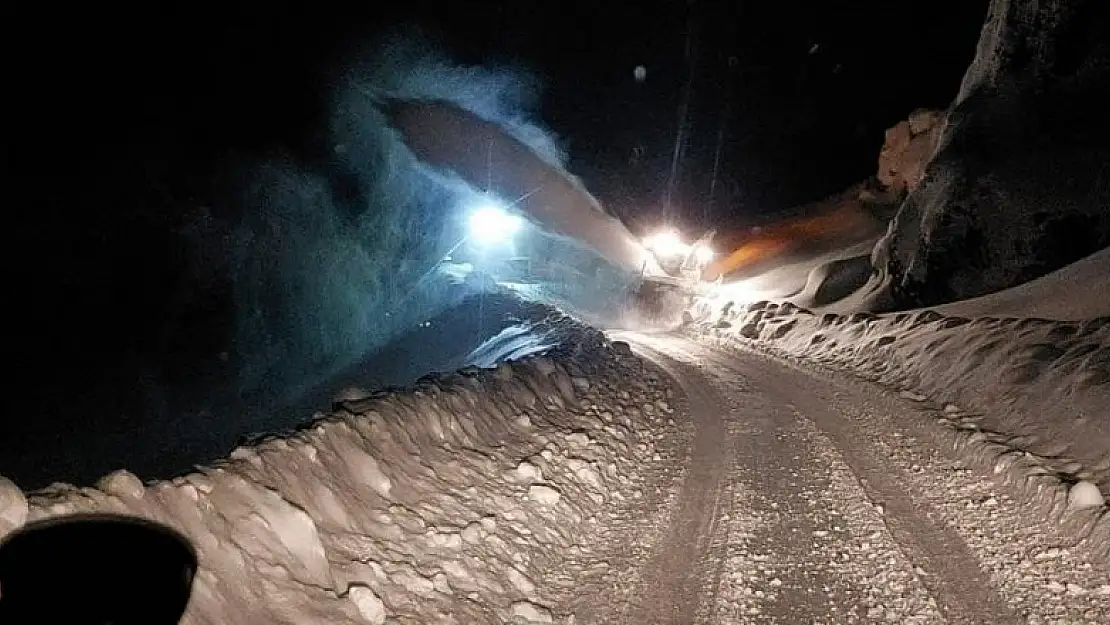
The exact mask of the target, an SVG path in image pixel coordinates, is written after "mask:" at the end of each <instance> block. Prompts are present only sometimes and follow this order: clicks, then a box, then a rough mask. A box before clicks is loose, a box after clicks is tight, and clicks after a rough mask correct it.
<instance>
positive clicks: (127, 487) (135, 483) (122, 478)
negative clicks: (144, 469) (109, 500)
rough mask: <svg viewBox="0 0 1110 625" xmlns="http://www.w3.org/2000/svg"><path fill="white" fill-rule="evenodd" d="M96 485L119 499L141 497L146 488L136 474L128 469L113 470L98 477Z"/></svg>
mask: <svg viewBox="0 0 1110 625" xmlns="http://www.w3.org/2000/svg"><path fill="white" fill-rule="evenodd" d="M96 487H97V488H98V489H100V490H102V491H104V492H106V493H108V494H109V495H115V496H116V497H120V498H121V499H142V498H143V494H144V493H145V492H146V489H145V488H143V483H142V481H141V480H139V478H138V476H136V475H135V474H134V473H131V472H130V471H124V470H123V469H120V470H119V471H113V472H112V473H109V474H108V475H105V476H104V477H102V478H100V480H99V481H98V482H97V483H96Z"/></svg>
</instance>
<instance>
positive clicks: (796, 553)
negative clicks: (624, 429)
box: [562, 334, 1110, 625]
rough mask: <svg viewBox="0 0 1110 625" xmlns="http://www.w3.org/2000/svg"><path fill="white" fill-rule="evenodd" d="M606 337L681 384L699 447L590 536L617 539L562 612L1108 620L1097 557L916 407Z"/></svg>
mask: <svg viewBox="0 0 1110 625" xmlns="http://www.w3.org/2000/svg"><path fill="white" fill-rule="evenodd" d="M614 338H615V339H621V340H626V341H628V342H629V343H631V344H632V345H633V347H634V349H635V351H636V352H637V353H639V354H640V355H641V356H643V357H645V358H647V359H648V360H650V361H652V362H653V363H655V364H656V365H657V366H658V367H660V368H661V369H663V370H664V371H665V372H666V373H667V374H669V375H670V376H671V377H672V378H674V379H675V380H676V381H677V383H678V385H679V386H680V387H681V389H682V391H683V392H684V394H685V398H684V400H683V401H682V402H680V404H679V406H677V407H678V408H679V411H678V413H677V415H687V416H688V417H689V419H690V420H691V422H692V428H693V435H692V439H691V441H690V443H689V446H688V448H687V450H686V454H685V466H684V467H683V468H681V469H677V470H674V471H671V472H668V471H666V470H665V469H663V468H661V470H660V471H659V473H658V476H659V477H658V482H657V483H656V485H655V488H653V489H648V490H647V492H648V494H649V496H648V497H647V499H648V501H645V502H644V504H643V509H645V510H651V511H653V512H651V516H652V519H649V520H646V521H645V520H643V519H641V520H639V521H635V522H634V521H627V522H625V523H624V524H623V525H618V526H617V527H613V528H608V531H604V530H603V531H602V532H600V534H599V535H601V536H603V538H602V539H600V540H601V541H602V542H604V541H608V542H609V543H622V544H609V545H602V546H599V547H597V548H596V549H595V552H596V553H607V554H608V555H607V556H602V558H604V559H605V560H606V567H607V571H608V573H607V575H606V576H605V577H604V579H602V580H599V581H597V582H592V583H583V584H582V585H580V586H579V587H577V588H575V591H574V593H572V594H570V595H568V596H567V597H565V598H564V599H563V600H562V602H563V604H564V605H563V610H562V611H563V612H564V613H572V614H574V615H575V622H577V623H613V624H622V625H623V624H629V625H631V624H633V623H636V624H649V623H651V624H676V625H677V624H691V623H783V624H787V623H807V624H808V623H830V624H831V623H883V622H887V623H953V624H964V623H967V624H971V623H982V624H998V625H1002V624H1007V623H1096V622H1107V621H1105V620H1103V619H1105V618H1106V617H1107V616H1108V615H1110V575H1108V573H1107V569H1106V566H1105V563H1095V564H1092V563H1090V562H1086V561H1084V560H1083V559H1082V557H1080V556H1078V555H1072V554H1071V553H1070V552H1068V550H1067V548H1066V547H1065V548H1063V549H1061V548H1060V547H1059V542H1058V540H1059V537H1058V536H1056V535H1055V533H1054V530H1053V529H1052V528H1047V527H1042V526H1040V525H1038V524H1037V523H1036V522H1032V521H1022V520H1021V519H1023V510H1022V509H1021V506H1020V505H1019V504H1018V503H1017V502H1015V501H1014V500H1013V499H1011V498H1010V497H1008V496H1007V494H1006V493H1000V492H997V491H996V490H995V487H994V485H993V483H992V482H991V481H990V480H989V479H988V478H987V477H986V476H979V475H974V474H972V473H971V472H969V471H967V470H966V469H963V468H962V467H961V466H960V465H959V463H958V462H956V461H954V460H953V459H952V458H948V457H947V456H945V455H944V454H942V453H940V452H938V451H937V450H936V449H933V448H932V446H931V445H930V444H929V443H928V442H927V441H928V439H929V437H928V433H927V432H925V431H923V429H922V428H926V427H928V426H927V420H926V419H922V418H921V410H922V407H921V405H920V404H918V403H917V402H914V401H911V400H907V399H903V398H900V397H898V396H896V395H892V394H890V393H887V392H884V391H883V390H882V389H879V388H878V387H875V386H870V385H866V384H863V383H860V382H856V381H852V380H848V379H845V378H837V377H835V376H831V375H827V374H823V373H820V374H819V373H815V372H811V371H808V370H806V369H803V368H800V367H797V366H794V365H791V364H788V363H786V362H783V361H779V360H776V359H773V358H769V357H767V356H765V355H762V354H757V353H754V352H745V351H736V350H728V351H725V350H722V349H716V348H712V347H707V346H705V345H703V344H700V343H696V342H693V341H690V340H688V339H684V338H679V337H674V336H665V335H638V334H621V335H617V336H614ZM652 492H654V493H655V495H654V497H655V499H656V500H655V501H651V499H652V496H651V493H652ZM1026 516H1027V515H1026ZM1046 553H1047V554H1049V557H1045V556H1044V554H1046ZM582 566H583V567H589V566H591V565H590V564H589V562H585V563H584V564H582ZM593 566H594V567H595V568H596V565H593ZM562 575H564V576H567V575H569V576H571V577H573V572H569V571H568V572H564V573H563V574H562ZM588 577H589V576H588V575H585V574H584V575H583V576H582V577H580V578H579V579H588Z"/></svg>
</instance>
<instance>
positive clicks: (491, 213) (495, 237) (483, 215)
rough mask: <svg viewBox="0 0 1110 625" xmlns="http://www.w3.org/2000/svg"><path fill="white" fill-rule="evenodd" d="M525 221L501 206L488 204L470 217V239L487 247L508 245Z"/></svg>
mask: <svg viewBox="0 0 1110 625" xmlns="http://www.w3.org/2000/svg"><path fill="white" fill-rule="evenodd" d="M522 225H524V220H523V219H521V218H520V217H519V216H517V215H514V214H512V213H510V212H508V211H506V210H505V209H503V208H501V207H500V206H496V205H493V204H487V205H485V206H482V207H481V208H479V209H478V210H476V211H474V212H473V213H472V214H471V215H470V238H471V239H473V240H475V241H477V242H478V243H482V244H485V245H492V244H496V243H508V242H509V241H511V240H512V238H513V235H515V234H516V233H517V232H518V231H519V230H520V228H521V226H522Z"/></svg>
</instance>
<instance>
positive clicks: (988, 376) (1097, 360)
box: [688, 301, 1110, 557]
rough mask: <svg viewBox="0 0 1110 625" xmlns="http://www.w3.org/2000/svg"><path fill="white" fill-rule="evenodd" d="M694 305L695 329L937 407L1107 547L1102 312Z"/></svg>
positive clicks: (966, 439)
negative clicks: (1062, 314) (985, 313)
mask: <svg viewBox="0 0 1110 625" xmlns="http://www.w3.org/2000/svg"><path fill="white" fill-rule="evenodd" d="M696 312H697V313H699V314H698V315H695V318H698V319H701V320H702V321H701V322H700V323H698V324H694V325H691V326H689V327H688V331H690V332H692V333H694V334H702V335H707V336H712V337H719V338H723V339H725V340H726V341H732V340H737V341H742V342H746V343H749V344H751V345H755V346H760V347H765V348H769V349H771V350H772V351H775V352H776V353H779V354H781V355H787V356H791V357H800V358H803V359H805V360H807V361H811V362H814V361H815V362H817V363H821V364H824V365H830V366H833V367H836V368H841V369H846V370H850V371H852V372H854V373H856V374H859V375H862V376H863V377H866V378H869V379H872V380H874V381H877V382H879V383H881V384H884V385H887V386H892V387H895V388H900V389H907V390H905V391H904V393H905V394H906V396H907V397H909V398H911V399H916V400H921V401H924V400H925V399H926V398H928V399H929V400H930V401H932V402H934V403H936V404H937V405H938V406H943V407H944V411H943V412H942V413H940V419H941V422H942V423H943V424H945V425H947V426H950V428H951V429H952V431H954V432H960V433H962V434H964V436H961V437H958V438H956V439H953V440H954V444H957V445H965V446H966V451H967V452H968V453H969V455H972V456H978V458H979V460H980V461H981V463H982V464H983V465H984V466H987V467H990V468H992V469H993V470H994V472H995V473H1003V472H1004V471H1006V470H1008V469H1016V471H1014V472H1013V475H1015V476H1017V477H1018V478H1020V479H1022V480H1024V484H1023V486H1024V488H1025V490H1026V492H1029V493H1030V494H1033V495H1036V496H1037V497H1040V498H1043V501H1045V502H1046V503H1048V504H1049V505H1050V506H1051V509H1052V513H1053V515H1054V516H1060V515H1063V516H1064V517H1066V519H1067V520H1069V522H1071V521H1074V522H1078V523H1079V524H1080V525H1081V526H1083V527H1084V528H1086V529H1084V530H1083V531H1084V532H1086V531H1088V530H1089V529H1090V528H1096V529H1095V530H1093V531H1094V533H1093V534H1091V535H1090V537H1091V545H1092V546H1093V547H1094V548H1096V549H1099V550H1101V552H1104V553H1105V554H1106V555H1107V556H1108V557H1110V514H1108V508H1107V506H1106V505H1105V503H1104V501H1105V500H1106V499H1110V317H1101V318H1097V319H1092V320H1087V321H1075V322H1065V321H1048V320H1043V319H1016V318H991V317H983V318H978V319H969V318H965V317H954V316H945V315H942V314H940V313H937V312H935V311H932V310H924V311H919V312H913V313H899V314H887V315H873V314H868V313H855V314H851V315H838V314H833V313H829V314H824V315H819V314H814V313H813V312H811V311H809V310H806V309H803V308H799V307H797V306H794V305H792V304H789V303H783V304H776V303H771V302H766V301H762V302H757V303H753V304H750V305H748V306H747V307H736V306H731V305H730V306H727V307H725V308H720V309H714V308H711V307H710V305H709V304H707V303H702V304H701V305H700V308H699V309H698V310H697V311H696ZM1069 494H1070V495H1071V497H1070V499H1071V503H1070V505H1069ZM1083 504H1086V505H1083ZM1096 526H1097V527H1096ZM1096 537H1097V540H1098V541H1100V542H1101V545H1100V544H1099V543H1098V542H1096Z"/></svg>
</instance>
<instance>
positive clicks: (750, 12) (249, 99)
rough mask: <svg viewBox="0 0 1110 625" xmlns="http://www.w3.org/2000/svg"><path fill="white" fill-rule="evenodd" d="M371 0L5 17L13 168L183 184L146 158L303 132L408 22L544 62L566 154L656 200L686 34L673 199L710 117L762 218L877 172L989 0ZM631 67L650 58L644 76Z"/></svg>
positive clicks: (945, 92) (709, 153) (696, 198)
mask: <svg viewBox="0 0 1110 625" xmlns="http://www.w3.org/2000/svg"><path fill="white" fill-rule="evenodd" d="M376 4H377V3H356V4H353V5H347V4H346V3H327V2H317V3H309V4H307V5H304V6H303V7H301V8H295V9H279V8H278V5H274V4H272V3H262V2H254V3H251V2H237V3H226V4H221V5H219V7H220V8H219V9H218V10H214V11H213V10H205V9H204V8H202V7H203V5H193V4H189V5H182V8H174V9H166V8H162V7H157V8H154V7H150V8H145V9H141V10H140V11H139V12H135V11H134V10H132V9H130V8H128V9H127V10H126V11H123V10H119V9H103V8H101V7H99V6H98V7H97V8H96V9H95V10H92V11H89V12H88V14H87V15H77V14H73V13H68V14H65V15H59V14H58V13H56V12H53V10H51V12H50V13H49V14H48V15H40V16H37V17H36V18H30V19H27V20H26V21H25V22H23V23H22V24H21V27H20V30H24V26H26V30H29V31H31V32H32V33H36V34H37V36H32V37H31V41H33V42H35V43H32V44H30V45H28V46H27V47H26V48H25V50H24V53H23V55H22V56H21V57H20V58H19V61H18V66H19V67H17V70H16V76H17V78H16V83H17V85H19V88H17V89H16V93H17V94H19V96H18V97H19V99H20V100H21V101H20V102H17V107H18V108H24V111H23V113H24V115H22V116H20V117H17V118H14V119H12V120H10V121H11V123H12V124H14V125H16V126H17V128H16V129H15V130H16V131H17V132H16V134H22V135H24V136H25V137H26V138H28V139H30V140H31V145H30V147H33V148H34V149H32V150H31V151H30V152H28V151H27V150H28V146H20V148H21V153H20V155H19V156H20V157H19V158H17V159H13V160H14V161H15V162H16V163H15V164H16V171H17V172H19V173H26V172H24V171H21V170H22V169H23V168H24V167H25V166H30V167H31V168H32V169H38V173H39V174H43V173H45V174H46V175H47V176H48V177H49V178H51V179H59V178H60V179H66V178H72V176H73V174H74V173H76V172H75V170H76V169H79V168H81V166H82V164H83V163H82V161H84V162H85V163H91V164H92V165H93V169H92V171H95V172H96V173H95V174H94V175H95V177H97V178H99V179H101V180H102V184H106V185H109V186H125V185H127V183H128V182H133V183H135V184H134V185H131V186H144V184H143V182H144V181H143V180H142V178H143V177H145V178H146V179H147V181H148V182H149V180H150V179H151V178H157V179H159V182H160V183H161V184H162V186H169V187H171V188H176V187H177V186H179V183H178V181H175V180H174V176H173V174H166V173H164V172H161V171H160V170H161V169H170V170H174V169H179V170H181V169H185V170H189V171H196V172H199V173H202V174H203V172H205V169H206V166H207V167H210V166H211V164H212V161H213V160H214V159H215V157H217V156H219V155H220V154H221V153H222V152H223V151H224V150H226V149H227V148H229V147H237V148H242V149H246V150H252V149H257V148H259V147H262V146H264V145H266V144H273V143H281V144H286V145H293V146H298V145H302V144H306V143H307V142H308V141H307V140H308V139H309V138H310V137H311V135H312V134H313V133H312V128H313V126H314V125H318V124H319V123H320V119H319V117H318V115H319V114H320V112H321V110H322V107H323V106H324V102H322V100H323V98H324V97H326V93H327V90H326V87H325V81H324V79H322V78H321V77H320V76H321V73H322V71H324V70H326V69H327V68H328V66H329V64H334V62H335V61H336V60H337V59H339V58H341V55H342V54H343V52H344V51H345V50H348V49H349V46H351V45H353V44H354V43H355V42H358V41H360V40H370V39H371V38H372V37H373V36H375V35H376V34H379V33H380V32H382V31H383V30H385V29H388V28H390V27H391V26H393V25H395V24H399V23H409V24H418V25H420V26H422V27H423V28H424V29H425V32H427V33H429V34H430V35H432V37H433V38H434V39H438V40H439V41H441V42H442V43H443V44H444V46H443V47H444V48H445V50H446V51H447V52H448V53H449V54H451V55H452V56H454V57H455V58H458V59H459V60H460V61H462V62H464V63H487V64H494V65H499V64H504V63H506V62H511V63H523V64H525V65H527V66H530V67H532V68H534V69H535V70H537V71H538V72H539V73H540V74H541V75H542V76H543V77H544V79H545V82H546V87H547V88H546V93H545V97H544V100H543V105H542V108H541V110H540V111H539V113H540V116H541V121H542V122H543V123H545V124H546V125H547V126H548V127H550V128H552V129H553V130H554V131H555V132H556V133H557V134H558V135H560V136H561V137H562V138H563V139H564V140H565V142H566V145H567V146H568V147H569V149H570V154H571V163H572V170H573V171H574V172H575V173H578V174H579V175H581V176H583V177H584V178H585V179H586V182H587V184H588V186H589V187H590V188H591V189H593V190H595V192H596V193H597V194H598V195H599V196H600V197H601V198H602V200H603V201H606V202H607V203H609V204H611V205H613V206H614V208H616V209H617V210H618V211H621V212H622V213H627V212H633V213H635V212H642V211H649V212H650V211H652V210H655V209H657V208H658V204H659V202H660V201H661V200H662V197H663V191H664V187H665V185H666V179H667V174H668V172H669V169H670V159H671V152H672V150H673V148H674V142H675V136H676V126H677V121H678V113H677V111H678V108H679V102H680V100H681V98H682V89H683V86H684V84H685V81H686V77H687V71H688V67H689V65H688V62H687V60H686V59H685V54H684V52H685V48H686V45H687V32H690V33H692V34H691V37H692V48H691V49H692V52H693V54H694V59H693V68H694V71H695V75H694V80H693V84H692V91H691V95H692V97H691V108H690V111H691V113H690V117H689V124H690V126H689V131H690V132H689V135H688V137H689V142H688V148H687V152H686V153H685V155H684V158H683V160H682V174H683V175H682V176H681V177H680V180H679V187H680V188H679V191H680V192H679V193H678V195H677V197H676V204H677V205H678V206H679V209H680V212H684V213H688V214H700V213H701V211H702V210H703V208H704V207H705V205H706V200H707V192H708V187H709V174H710V172H711V171H712V163H713V154H714V150H715V147H716V145H717V135H718V131H719V129H720V124H721V122H722V121H724V122H725V124H726V125H725V140H724V142H723V143H722V152H721V167H720V172H721V173H720V177H719V185H720V186H719V188H718V197H717V200H718V201H717V204H718V209H717V211H716V216H717V218H718V219H722V218H724V219H727V218H728V217H729V215H733V214H737V215H742V214H743V213H744V212H746V211H752V212H756V213H767V212H774V211H775V210H777V209H781V208H785V207H788V206H790V205H794V204H798V203H802V202H805V201H809V200H813V199H817V198H819V197H821V196H823V195H826V194H828V193H831V192H835V191H838V190H840V189H842V188H844V187H845V186H847V185H849V184H851V183H853V182H855V181H858V180H859V179H861V178H863V177H865V176H866V175H868V174H870V173H873V170H874V163H875V159H876V156H877V150H878V146H879V145H880V143H881V139H882V131H883V130H884V129H885V128H887V127H889V126H890V125H892V124H893V123H895V122H897V121H898V120H900V119H904V118H905V117H906V115H907V114H908V113H909V112H910V111H911V110H912V109H914V108H916V107H920V106H944V105H945V104H947V103H948V101H950V99H951V98H952V97H953V95H954V93H955V90H956V87H957V86H958V83H959V79H960V77H961V75H962V73H963V69H964V68H965V67H966V65H967V62H968V61H969V59H970V58H971V55H972V53H973V50H974V44H975V41H976V38H977V36H978V31H979V28H980V25H981V21H982V16H983V14H984V11H985V7H986V4H987V3H986V0H932V1H930V2H920V1H916V2H901V3H891V2H883V1H881V0H825V1H819V2H803V1H799V0H778V1H775V2H754V1H750V2H742V1H737V2H710V1H705V0H701V1H694V2H661V3H657V4H645V3H637V2H599V1H596V0H594V1H591V2H579V1H574V2H536V1H530V0H523V1H516V2H462V1H456V2H428V1H426V0H413V1H409V2H404V3H399V4H400V6H396V7H394V8H392V9H390V10H388V11H383V10H381V9H377V8H375V6H374V5H376ZM228 7H233V8H228ZM48 8H49V7H48ZM112 11H116V13H115V14H113V13H112ZM814 45H816V46H817V48H816V51H814V52H813V53H812V54H810V50H811V48H812V47H813V46H814ZM637 64H643V65H644V66H645V67H646V68H647V70H648V75H647V80H646V81H645V82H644V83H642V84H639V83H636V82H635V81H634V80H633V78H632V70H633V68H634V67H635V66H636V65H637ZM838 68H839V69H838ZM20 104H22V105H23V106H22V107H19V106H18V105H20ZM28 118H30V119H28ZM28 121H32V123H31V124H28V123H27V122H28ZM10 130H11V129H9V131H10ZM9 136H10V132H9ZM75 144H76V145H75ZM636 152H639V153H640V154H641V156H640V157H639V159H638V160H637V161H636V162H633V158H632V157H633V154H634V153H636ZM33 155H37V156H41V157H43V158H46V159H57V158H58V157H59V156H63V155H64V157H65V164H64V165H62V164H60V163H56V162H55V163H49V164H46V163H43V162H41V161H37V160H36V159H34V158H28V157H31V156H33ZM136 155H142V156H141V157H137V156H136ZM136 160H143V161H146V162H145V163H144V164H143V167H142V168H141V169H142V170H145V171H136V166H135V163H134V161H136ZM179 161H184V162H186V163H187V164H186V165H185V166H184V167H181V166H179V165H178V162H179ZM44 165H45V167H44ZM59 168H61V169H59ZM105 168H107V169H108V170H110V171H111V174H110V175H109V176H108V178H110V181H109V180H108V179H105V174H104V171H105ZM128 168H131V169H128ZM121 170H122V171H121ZM128 176H136V178H137V179H135V180H133V181H131V180H128ZM147 186H149V185H147ZM117 192H118V190H116V189H113V190H111V192H110V193H109V194H110V195H113V196H116V195H117ZM79 195H80V194H79ZM67 199H68V196H67ZM82 199H84V200H86V201H87V200H89V199H91V196H90V195H89V194H85V196H84V198H82Z"/></svg>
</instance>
